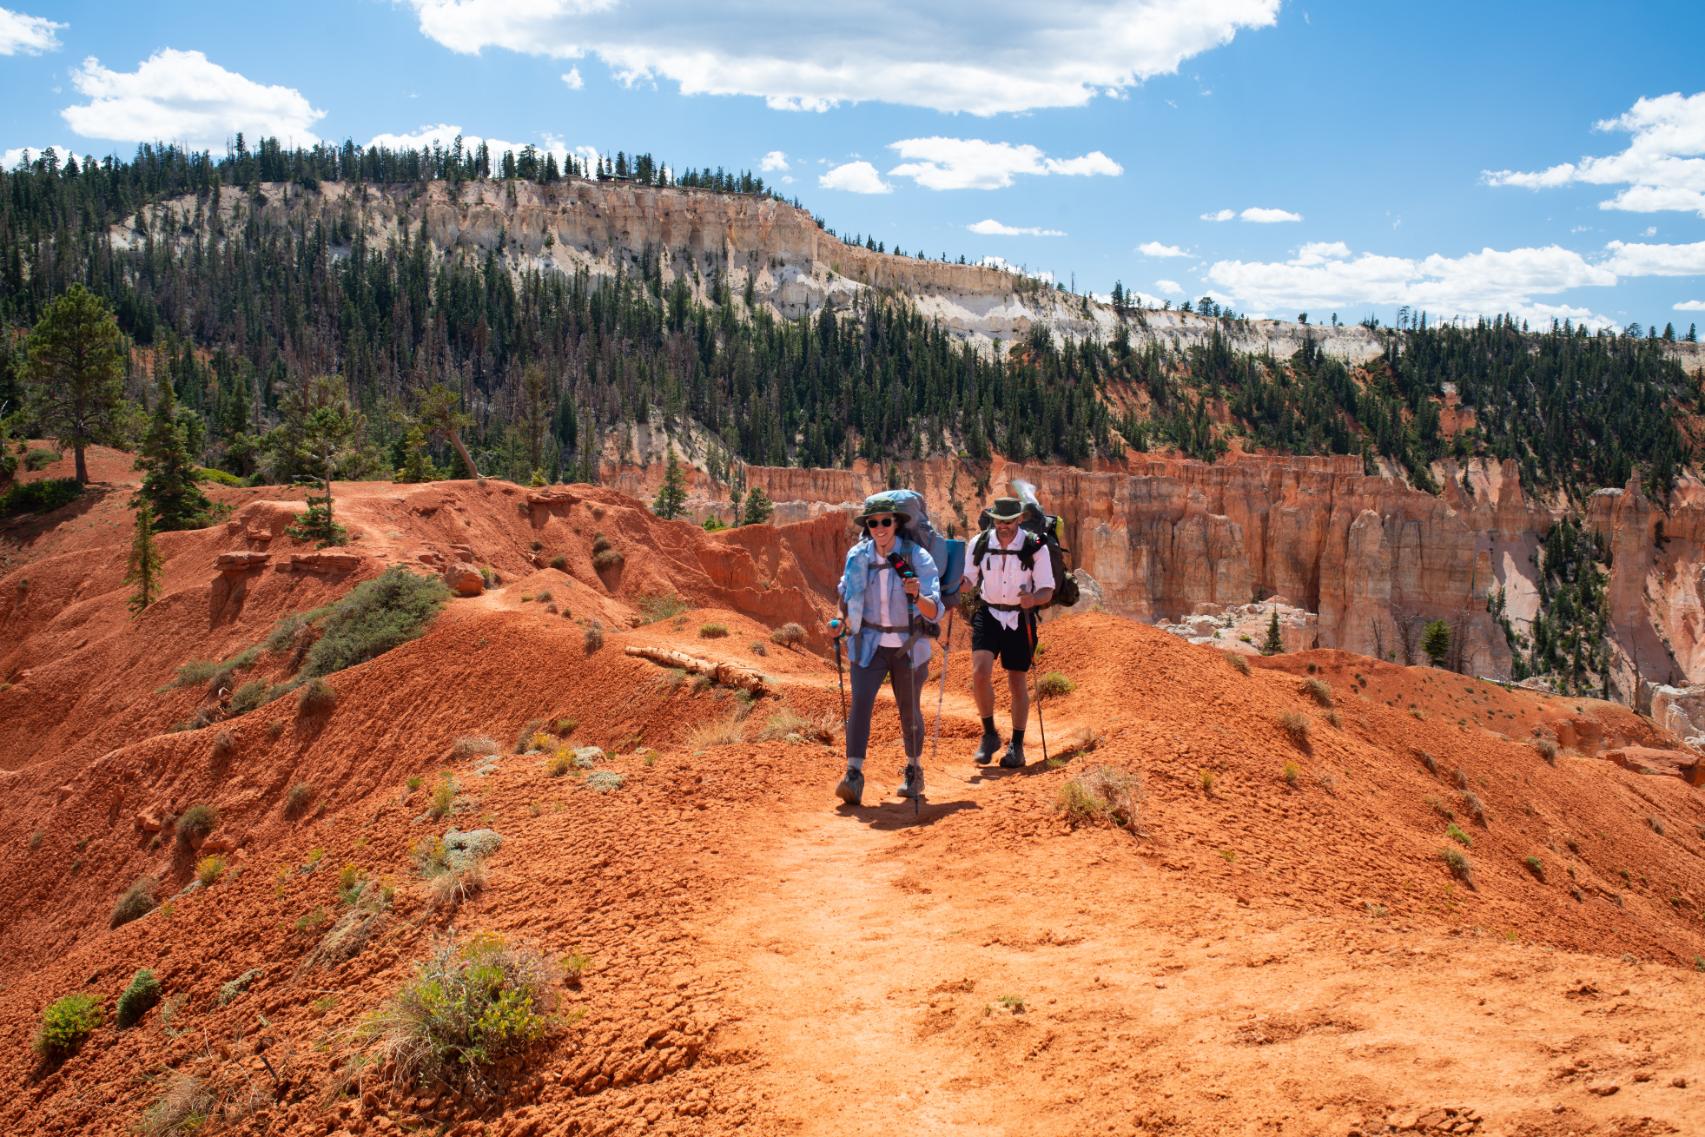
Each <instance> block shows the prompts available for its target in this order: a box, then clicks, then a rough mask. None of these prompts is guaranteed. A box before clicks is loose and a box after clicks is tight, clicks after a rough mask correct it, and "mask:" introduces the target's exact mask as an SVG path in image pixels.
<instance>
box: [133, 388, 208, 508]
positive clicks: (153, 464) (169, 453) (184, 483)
mask: <svg viewBox="0 0 1705 1137" xmlns="http://www.w3.org/2000/svg"><path fill="white" fill-rule="evenodd" d="M188 433H189V432H188V430H187V429H186V426H185V424H184V423H183V422H182V421H180V418H179V410H178V401H177V395H176V394H175V392H173V390H172V381H171V378H170V377H169V376H164V375H162V376H161V378H160V397H159V398H158V399H157V400H155V403H154V413H153V414H152V415H151V416H150V417H149V420H148V433H147V434H146V435H145V436H144V437H143V439H142V451H141V454H140V455H139V456H138V457H137V459H136V464H137V466H139V467H141V469H142V470H143V471H144V473H143V475H142V489H141V490H140V491H139V492H138V494H137V495H136V496H137V500H138V501H140V502H143V503H146V504H147V506H148V508H149V509H151V510H152V511H153V515H154V518H153V520H154V528H155V530H156V531H157V532H161V533H170V532H172V531H174V530H178V529H199V528H201V527H202V526H203V525H206V524H207V517H208V513H209V511H210V510H211V509H212V508H213V503H212V502H210V501H208V500H207V495H206V494H204V493H202V492H201V486H200V484H199V483H198V482H197V481H196V468H195V460H194V458H193V456H192V455H191V454H190V448H189V439H188ZM132 504H136V503H135V502H133V503H132Z"/></svg>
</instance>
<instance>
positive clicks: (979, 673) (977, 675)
mask: <svg viewBox="0 0 1705 1137" xmlns="http://www.w3.org/2000/svg"><path fill="white" fill-rule="evenodd" d="M971 694H972V696H973V697H974V698H975V699H976V700H977V717H978V718H985V719H986V718H993V717H994V713H995V653H994V652H992V651H974V652H972V653H971Z"/></svg>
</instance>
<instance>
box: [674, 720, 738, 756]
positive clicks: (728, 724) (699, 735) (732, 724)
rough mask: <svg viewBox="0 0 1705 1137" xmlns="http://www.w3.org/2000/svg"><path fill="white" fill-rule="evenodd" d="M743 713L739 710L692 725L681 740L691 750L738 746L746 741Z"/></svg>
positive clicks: (684, 746)
mask: <svg viewBox="0 0 1705 1137" xmlns="http://www.w3.org/2000/svg"><path fill="white" fill-rule="evenodd" d="M744 718H745V715H744V714H742V713H741V712H740V711H739V710H736V711H735V712H734V713H733V714H731V715H729V716H727V717H726V718H720V719H712V720H711V721H710V722H707V723H704V724H703V725H701V726H697V727H694V728H693V729H692V730H691V731H689V732H688V733H687V737H686V739H685V740H684V741H683V742H682V746H683V748H685V749H687V750H691V751H699V750H709V749H711V748H713V747H716V746H738V745H740V744H741V743H742V742H745V741H746V724H745V722H744V721H743V720H744Z"/></svg>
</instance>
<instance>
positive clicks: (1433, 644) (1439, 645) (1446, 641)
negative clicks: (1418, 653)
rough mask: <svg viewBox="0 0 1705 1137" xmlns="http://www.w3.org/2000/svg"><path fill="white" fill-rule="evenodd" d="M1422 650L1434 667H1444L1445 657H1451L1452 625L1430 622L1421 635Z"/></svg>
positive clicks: (1436, 621)
mask: <svg viewBox="0 0 1705 1137" xmlns="http://www.w3.org/2000/svg"><path fill="white" fill-rule="evenodd" d="M1421 650H1422V651H1424V652H1426V653H1427V658H1428V659H1429V660H1431V661H1432V664H1433V666H1434V667H1442V666H1444V661H1445V657H1446V656H1448V655H1450V625H1449V624H1447V623H1445V622H1444V621H1443V620H1433V621H1430V622H1429V623H1428V624H1427V627H1426V630H1424V631H1423V632H1422V633H1421Z"/></svg>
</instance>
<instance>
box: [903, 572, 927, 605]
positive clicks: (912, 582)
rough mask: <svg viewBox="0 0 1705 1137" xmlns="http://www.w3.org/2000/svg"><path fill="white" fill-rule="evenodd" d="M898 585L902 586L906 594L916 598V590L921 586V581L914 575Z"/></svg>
mask: <svg viewBox="0 0 1705 1137" xmlns="http://www.w3.org/2000/svg"><path fill="white" fill-rule="evenodd" d="M900 587H901V588H904V589H905V590H906V595H907V596H910V597H911V598H912V599H913V600H916V599H917V598H918V592H919V591H920V590H921V589H922V588H923V583H922V582H921V581H919V580H918V578H917V577H915V576H914V577H911V578H909V579H908V580H906V582H905V583H904V584H902V585H901V586H900Z"/></svg>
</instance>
